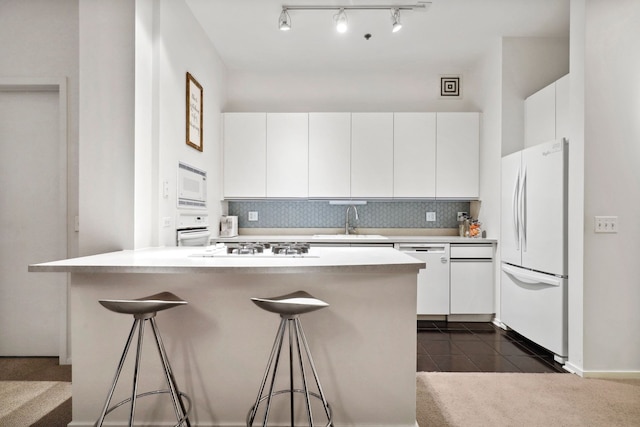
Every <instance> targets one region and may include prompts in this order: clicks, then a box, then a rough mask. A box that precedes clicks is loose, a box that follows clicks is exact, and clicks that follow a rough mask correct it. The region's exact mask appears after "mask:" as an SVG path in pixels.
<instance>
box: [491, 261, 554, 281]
mask: <svg viewBox="0 0 640 427" xmlns="http://www.w3.org/2000/svg"><path fill="white" fill-rule="evenodd" d="M502 271H504V272H505V273H507V274H508V275H510V276H513V277H515V278H516V279H518V280H519V281H521V282H524V283H528V284H531V285H539V284H545V285H550V286H560V285H561V283H562V281H561V279H559V278H558V277H556V276H550V275H547V274H542V273H535V272H533V271H528V270H523V269H520V268H518V269H516V268H515V267H512V266H510V265H507V264H503V265H502Z"/></svg>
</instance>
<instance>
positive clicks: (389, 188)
mask: <svg viewBox="0 0 640 427" xmlns="http://www.w3.org/2000/svg"><path fill="white" fill-rule="evenodd" d="M392 196H393V113H353V114H352V115H351V197H392Z"/></svg>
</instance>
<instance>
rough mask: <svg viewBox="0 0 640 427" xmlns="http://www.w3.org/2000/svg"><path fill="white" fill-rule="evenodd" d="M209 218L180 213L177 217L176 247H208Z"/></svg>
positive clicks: (209, 234) (209, 236)
mask: <svg viewBox="0 0 640 427" xmlns="http://www.w3.org/2000/svg"><path fill="white" fill-rule="evenodd" d="M208 227H209V216H208V215H198V214H193V213H182V214H180V215H179V216H178V226H177V227H176V243H177V245H178V246H209V240H210V238H211V232H210V231H209V228H208Z"/></svg>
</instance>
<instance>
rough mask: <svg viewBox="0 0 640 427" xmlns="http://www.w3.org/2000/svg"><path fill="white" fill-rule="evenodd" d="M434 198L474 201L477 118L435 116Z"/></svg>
mask: <svg viewBox="0 0 640 427" xmlns="http://www.w3.org/2000/svg"><path fill="white" fill-rule="evenodd" d="M436 135H437V136H436V197H438V198H461V199H477V198H478V195H479V188H480V187H479V184H478V179H479V163H480V114H479V113H437V115H436Z"/></svg>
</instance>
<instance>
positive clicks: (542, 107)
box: [524, 83, 556, 147]
mask: <svg viewBox="0 0 640 427" xmlns="http://www.w3.org/2000/svg"><path fill="white" fill-rule="evenodd" d="M555 137H556V89H555V84H554V83H552V84H550V85H549V86H547V87H544V88H542V89H540V90H539V91H538V92H536V93H534V94H533V95H531V96H530V97H528V98H527V99H526V100H525V101H524V146H525V147H531V146H533V145H536V144H539V143H541V142H546V141H550V140H552V139H555Z"/></svg>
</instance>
